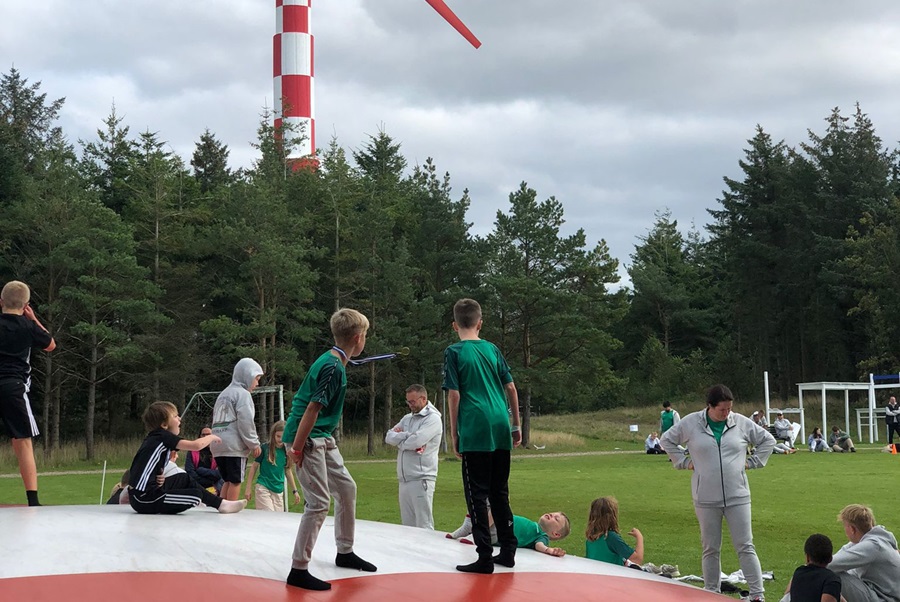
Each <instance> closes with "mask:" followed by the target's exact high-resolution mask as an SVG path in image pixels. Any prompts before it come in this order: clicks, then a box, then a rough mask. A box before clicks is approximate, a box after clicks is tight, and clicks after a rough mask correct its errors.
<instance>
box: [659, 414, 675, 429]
mask: <svg viewBox="0 0 900 602" xmlns="http://www.w3.org/2000/svg"><path fill="white" fill-rule="evenodd" d="M659 424H660V426H659V434H660V435H662V434H663V433H665V432H666V431H667V430H669V429H670V428H672V426H674V425H675V412H674V411H672V410H671V409H668V410H663V411H662V412H660V413H659Z"/></svg>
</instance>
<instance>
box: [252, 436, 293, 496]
mask: <svg viewBox="0 0 900 602" xmlns="http://www.w3.org/2000/svg"><path fill="white" fill-rule="evenodd" d="M256 461H257V462H259V479H258V483H259V484H260V485H262V486H263V487H265V488H266V489H268V490H269V491H271V492H272V493H284V466H285V464H287V454H286V453H285V452H284V446H281V447H276V448H275V464H272V463H271V462H269V444H268V443H263V444H262V452H261V453H260V454H259V456H257V458H256Z"/></svg>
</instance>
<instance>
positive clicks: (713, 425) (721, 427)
mask: <svg viewBox="0 0 900 602" xmlns="http://www.w3.org/2000/svg"><path fill="white" fill-rule="evenodd" d="M727 422H728V421H727V420H723V421H722V422H717V421H715V420H713V419H712V418H710V417H709V414H707V415H706V424H708V425H709V430H711V431H712V433H713V437H715V438H716V443H722V433H724V432H725V426H726V424H727Z"/></svg>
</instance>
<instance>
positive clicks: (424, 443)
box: [384, 385, 444, 530]
mask: <svg viewBox="0 0 900 602" xmlns="http://www.w3.org/2000/svg"><path fill="white" fill-rule="evenodd" d="M406 405H407V406H409V414H407V415H406V416H404V417H403V418H402V419H401V420H400V422H398V423H397V424H395V425H394V428H392V429H391V430H389V431H388V432H387V433H386V434H385V436H384V442H385V443H387V444H388V445H393V446H395V447H396V448H397V480H398V481H400V522H401V523H403V524H404V525H406V526H407V527H419V528H420V529H431V530H434V516H433V512H432V506H433V503H434V483H435V481H436V480H437V473H438V452H439V451H440V447H441V435H443V433H444V426H443V424H441V413H440V412H439V411H438V409H437V408H436V407H434V405H433V404H432V403H431V402H430V401H428V391H427V390H426V389H425V387H424V386H422V385H410V386H408V387H407V388H406Z"/></svg>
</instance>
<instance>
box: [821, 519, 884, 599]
mask: <svg viewBox="0 0 900 602" xmlns="http://www.w3.org/2000/svg"><path fill="white" fill-rule="evenodd" d="M828 568H829V569H831V570H832V571H834V572H835V573H837V574H838V576H840V574H841V573H847V574H849V575H854V576H856V577H859V578H860V579H862V580H863V581H864V582H865V583H866V585H868V586H869V589H871V590H872V591H873V592H874V593H875V594H876V595H877V596H878V599H879V600H883V601H885V602H898V601H900V554H898V553H897V538H896V537H894V534H893V533H891V532H890V531H888V530H887V529H885V528H884V527H882V526H881V525H877V526H875V527H872V528H871V529H870V530H869V532H868V533H866V534H865V535H863V536H862V538H861V539H860V540H859V543H853V542H849V543H846V544H844V547H842V548H841V549H840V550H838V551H837V552H836V553H835V554H834V559H833V560H832V561H831V564H829V565H828Z"/></svg>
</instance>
